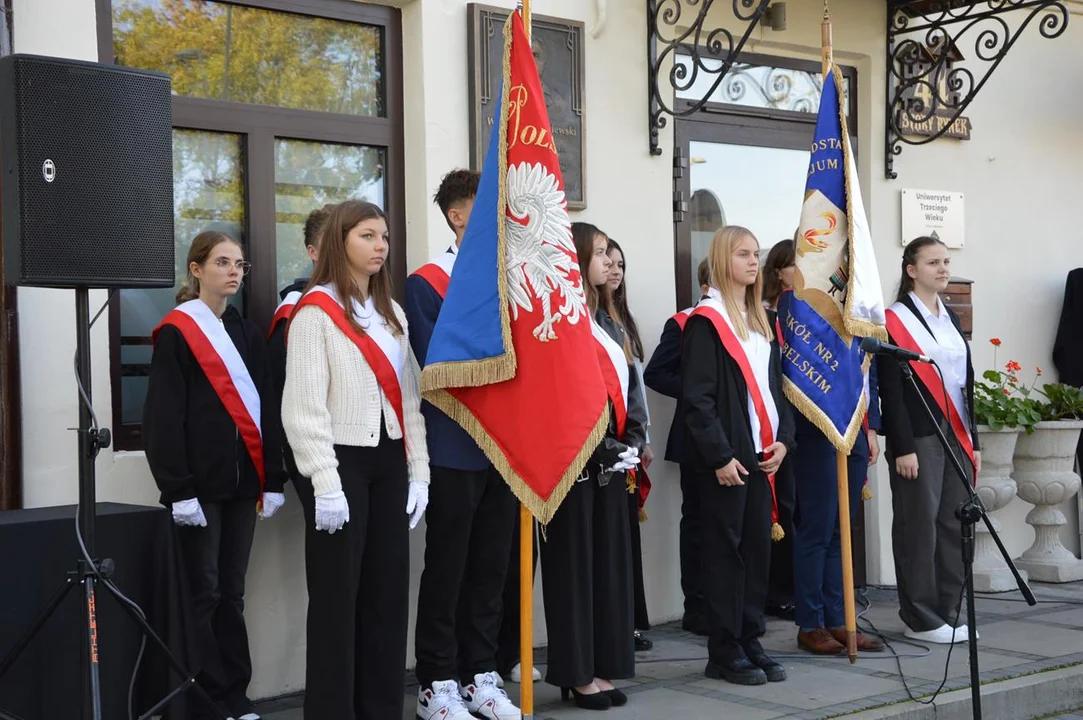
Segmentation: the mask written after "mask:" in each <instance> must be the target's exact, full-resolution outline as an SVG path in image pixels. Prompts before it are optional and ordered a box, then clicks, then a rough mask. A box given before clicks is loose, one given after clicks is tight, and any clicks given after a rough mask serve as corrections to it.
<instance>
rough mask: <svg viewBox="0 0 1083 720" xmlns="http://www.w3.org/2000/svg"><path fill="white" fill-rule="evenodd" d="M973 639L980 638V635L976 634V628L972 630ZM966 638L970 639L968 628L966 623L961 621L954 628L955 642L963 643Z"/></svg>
mask: <svg viewBox="0 0 1083 720" xmlns="http://www.w3.org/2000/svg"><path fill="white" fill-rule="evenodd" d="M974 639H975V640H981V635H979V634H978V631H977V630H975V631H974ZM968 640H970V628H968V627H967V626H966V623H963V624H962V625H960V626H959V627H957V628H955V642H957V643H963V642H967V641H968Z"/></svg>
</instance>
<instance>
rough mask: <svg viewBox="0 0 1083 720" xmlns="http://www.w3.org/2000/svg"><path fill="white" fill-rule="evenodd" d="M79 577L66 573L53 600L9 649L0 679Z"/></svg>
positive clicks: (1, 666) (0, 672) (0, 670)
mask: <svg viewBox="0 0 1083 720" xmlns="http://www.w3.org/2000/svg"><path fill="white" fill-rule="evenodd" d="M79 577H80V576H79V574H78V573H68V578H67V579H66V580H65V581H64V584H63V585H61V586H60V589H59V590H57V592H56V594H55V595H53V599H52V600H50V601H49V604H48V605H46V606H45V607H44V608H43V609H42V611H41V613H39V614H38V616H37V617H36V618H35V619H34V622H33V623H31V625H30V627H28V628H27V629H26V632H24V633H23V635H22V637H20V638H19V641H18V642H16V643H15V647H13V648H11V651H10V652H9V653H8V654H7V655H6V656H5V657H4V660H3V662H0V679H2V678H3V677H4V675H6V674H7V671H8V670H10V669H11V666H12V665H14V664H15V661H16V660H18V659H19V656H20V655H22V654H23V650H26V646H27V645H29V644H30V641H31V640H33V639H34V636H35V635H37V634H38V631H39V630H41V628H42V626H44V625H45V623H46V621H47V620H48V619H49V617H50V616H52V614H53V612H55V611H56V609H57V607H59V605H60V603H61V602H63V600H64V598H65V597H67V596H68V592H70V591H71V589H72V588H73V587H75V585H76V584H78V582H79Z"/></svg>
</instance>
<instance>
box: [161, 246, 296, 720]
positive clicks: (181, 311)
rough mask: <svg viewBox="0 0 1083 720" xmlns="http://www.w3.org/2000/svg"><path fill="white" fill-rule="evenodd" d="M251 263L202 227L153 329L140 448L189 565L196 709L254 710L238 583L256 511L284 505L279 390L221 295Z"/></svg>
mask: <svg viewBox="0 0 1083 720" xmlns="http://www.w3.org/2000/svg"><path fill="white" fill-rule="evenodd" d="M248 267H249V263H247V262H245V260H244V251H243V250H242V248H241V245H240V243H238V242H237V241H236V240H234V239H233V238H231V237H230V236H228V235H226V234H224V233H221V232H215V231H207V232H203V233H200V234H199V235H197V236H196V238H195V240H193V241H192V247H191V249H190V250H189V251H188V272H187V277H186V278H185V282H184V285H183V287H181V290H180V292H179V293H177V302H178V303H179V304H178V305H177V307H176V308H175V309H173V310H171V311H170V312H169V314H167V315H166V316H165V318H164V319H163V320H162V323H161V324H160V325H159V326H158V327H157V328H156V329H155V330H154V335H153V338H154V355H153V356H152V358H151V365H150V378H149V382H148V388H147V398H146V403H145V405H144V407H143V447H144V449H145V450H146V454H147V462H148V463H149V464H150V470H151V473H152V474H153V476H154V480H155V482H156V483H157V485H158V489H159V490H160V491H161V502H162V504H163V505H165V506H166V507H168V508H171V510H172V512H173V520H174V522H175V523H176V524H177V526H178V532H177V537H178V539H179V543H180V547H181V554H182V555H183V559H184V564H185V568H186V572H187V576H188V587H189V591H190V597H189V601H190V602H191V605H192V612H193V615H194V620H195V632H196V645H197V647H198V650H199V665H200V667H202V668H203V669H202V672H201V673H200V674H199V677H198V680H199V682H200V684H201V685H202V686H203V688H204V689H205V690H206V691H207V692H208V694H210V696H211V697H212V698H213V699H214V700H215V702H216V703H218V705H219V707H218V708H216V709H215V708H210V707H202V706H201V703H199V701H198V700H193V701H192V703H191V704H192V706H193V707H192V715H191V717H194V718H203V717H207V718H219V717H222V714H223V713H225V714H226V715H228V716H230V717H235V718H239V719H240V720H258V716H257V715H256V714H255V713H253V712H252V703H251V701H250V700H249V699H248V697H247V688H248V683H249V681H250V680H251V678H252V661H251V658H250V656H249V650H248V633H247V629H246V628H245V622H244V582H245V573H246V572H247V569H248V557H249V553H250V551H251V549H252V538H253V535H254V533H255V527H256V516H257V514H259V515H260V516H262V517H264V518H269V517H271V516H272V515H274V514H275V512H276V511H277V510H278V509H279V508H280V507H282V504H283V503H284V502H285V496H284V495H283V494H282V488H283V485H284V483H285V478H286V475H285V470H284V468H283V466H282V444H281V437H282V429H281V426H280V424H279V423H280V421H279V413H278V399H277V397H276V396H275V392H274V388H273V385H272V383H271V369H270V364H269V362H268V359H267V349H266V345H265V343H264V340H263V333H261V332H260V331H259V329H258V328H256V326H255V325H254V324H253V323H251V322H249V321H248V320H246V319H244V318H242V317H241V315H240V313H239V312H238V311H237V309H236V308H235V307H233V306H231V305H229V299H230V298H231V297H233V296H234V295H236V294H237V291H238V290H240V288H241V283H242V280H243V278H244V274H245V273H246V272H248Z"/></svg>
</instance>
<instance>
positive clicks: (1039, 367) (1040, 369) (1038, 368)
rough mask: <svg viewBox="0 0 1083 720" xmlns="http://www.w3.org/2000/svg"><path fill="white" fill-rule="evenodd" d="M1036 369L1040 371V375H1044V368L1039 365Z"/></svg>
mask: <svg viewBox="0 0 1083 720" xmlns="http://www.w3.org/2000/svg"><path fill="white" fill-rule="evenodd" d="M1036 369H1037V371H1038V374H1039V375H1041V374H1042V366H1041V365H1038V366H1037V368H1036Z"/></svg>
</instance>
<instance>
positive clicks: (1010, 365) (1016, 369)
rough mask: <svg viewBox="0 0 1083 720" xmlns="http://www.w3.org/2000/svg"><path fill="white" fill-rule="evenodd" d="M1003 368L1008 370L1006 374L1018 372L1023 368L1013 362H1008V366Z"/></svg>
mask: <svg viewBox="0 0 1083 720" xmlns="http://www.w3.org/2000/svg"><path fill="white" fill-rule="evenodd" d="M1004 367H1006V368H1007V369H1008V372H1019V371H1020V370H1022V369H1023V366H1022V365H1020V364H1019V363H1017V362H1016V361H1015V360H1009V361H1008V364H1007V365H1005V366H1004Z"/></svg>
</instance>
